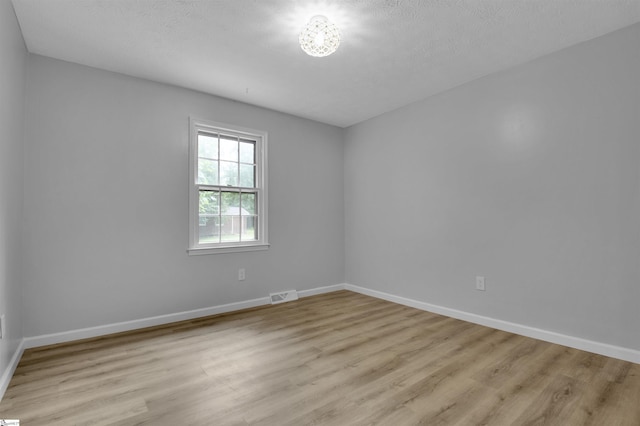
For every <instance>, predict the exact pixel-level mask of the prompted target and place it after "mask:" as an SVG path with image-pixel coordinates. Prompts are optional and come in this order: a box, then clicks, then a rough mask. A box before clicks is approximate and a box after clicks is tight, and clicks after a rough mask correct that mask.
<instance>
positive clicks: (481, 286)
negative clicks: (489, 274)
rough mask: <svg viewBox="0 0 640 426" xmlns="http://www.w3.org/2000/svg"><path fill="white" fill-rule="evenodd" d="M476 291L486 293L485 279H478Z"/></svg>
mask: <svg viewBox="0 0 640 426" xmlns="http://www.w3.org/2000/svg"><path fill="white" fill-rule="evenodd" d="M476 290H480V291H484V290H485V289H484V277H476Z"/></svg>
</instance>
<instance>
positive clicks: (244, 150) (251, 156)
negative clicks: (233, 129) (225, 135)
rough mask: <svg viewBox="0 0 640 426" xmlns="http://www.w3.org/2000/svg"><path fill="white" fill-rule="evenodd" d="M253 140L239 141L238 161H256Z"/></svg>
mask: <svg viewBox="0 0 640 426" xmlns="http://www.w3.org/2000/svg"><path fill="white" fill-rule="evenodd" d="M255 147H256V143H255V142H240V162H241V163H251V164H254V163H255V162H256V157H255Z"/></svg>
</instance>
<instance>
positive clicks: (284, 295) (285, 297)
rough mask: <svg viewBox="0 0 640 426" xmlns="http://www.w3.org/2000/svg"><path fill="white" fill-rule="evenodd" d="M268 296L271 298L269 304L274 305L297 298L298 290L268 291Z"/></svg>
mask: <svg viewBox="0 0 640 426" xmlns="http://www.w3.org/2000/svg"><path fill="white" fill-rule="evenodd" d="M269 297H270V298H271V304H272V305H275V304H278V303H284V302H291V301H293V300H298V292H297V291H295V290H287V291H280V292H278V293H269Z"/></svg>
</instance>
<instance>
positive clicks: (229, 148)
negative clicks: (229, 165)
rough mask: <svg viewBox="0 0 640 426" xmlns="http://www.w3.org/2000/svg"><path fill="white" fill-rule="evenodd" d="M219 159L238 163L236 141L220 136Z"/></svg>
mask: <svg viewBox="0 0 640 426" xmlns="http://www.w3.org/2000/svg"><path fill="white" fill-rule="evenodd" d="M220 159H221V160H227V161H235V162H236V163H237V162H238V141H237V140H236V139H228V136H227V137H224V136H222V137H221V138H220Z"/></svg>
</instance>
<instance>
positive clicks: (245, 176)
mask: <svg viewBox="0 0 640 426" xmlns="http://www.w3.org/2000/svg"><path fill="white" fill-rule="evenodd" d="M240 186H242V187H243V188H255V186H256V183H255V166H252V165H249V164H240Z"/></svg>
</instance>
